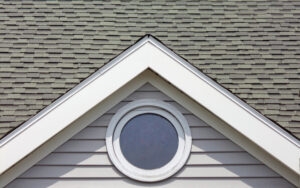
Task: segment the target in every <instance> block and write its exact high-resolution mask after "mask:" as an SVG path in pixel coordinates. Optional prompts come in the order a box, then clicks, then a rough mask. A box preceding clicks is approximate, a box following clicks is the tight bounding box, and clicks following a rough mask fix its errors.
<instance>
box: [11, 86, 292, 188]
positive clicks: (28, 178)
mask: <svg viewBox="0 0 300 188" xmlns="http://www.w3.org/2000/svg"><path fill="white" fill-rule="evenodd" d="M144 98H152V99H153V98H154V99H160V100H164V101H165V102H168V103H170V104H171V105H173V106H175V107H176V108H178V109H179V110H180V111H181V112H182V113H183V114H184V116H185V118H186V119H187V121H188V123H189V125H190V128H191V133H192V139H193V141H192V151H191V155H190V157H189V159H188V161H187V163H186V165H185V166H184V167H183V168H182V169H181V170H180V171H179V172H178V173H177V174H175V175H174V176H173V177H171V178H169V179H167V180H165V181H161V182H158V183H142V182H137V181H134V180H130V179H128V178H127V177H125V176H124V175H123V174H121V173H120V172H119V171H118V170H117V169H116V168H115V167H114V166H113V165H112V163H111V161H110V160H109V158H108V154H107V151H106V147H105V134H106V129H107V126H108V123H109V121H110V119H111V118H112V116H113V115H114V114H115V113H116V111H117V110H118V109H119V108H120V107H122V106H123V105H125V104H127V103H129V102H131V101H134V100H137V99H144ZM51 186H52V187H96V186H103V187H141V186H144V187H155V186H157V187H183V186H187V187H202V186H203V187H264V188H265V187H280V188H282V187H294V186H293V185H292V184H290V183H289V182H288V181H286V180H285V179H284V178H282V177H281V176H280V175H278V174H277V173H275V172H274V171H273V170H271V169H270V168H268V167H267V166H265V165H264V164H262V163H261V162H260V161H258V160H256V159H255V158H254V157H252V156H251V155H250V154H249V153H247V152H246V151H245V150H243V149H242V148H241V147H239V146H238V145H236V144H235V143H233V142H232V141H230V140H229V139H227V138H226V137H224V136H223V135H222V134H220V133H219V132H217V131H216V130H214V129H213V128H212V127H211V126H209V125H208V124H206V123H205V122H203V121H202V120H201V119H199V118H197V117H196V116H194V115H193V114H192V113H190V112H189V111H187V110H186V109H184V108H183V107H181V106H180V105H179V104H177V103H176V102H175V101H174V100H172V99H171V98H169V97H168V96H166V95H164V94H163V93H162V92H160V91H158V90H157V89H156V88H154V87H152V86H151V85H149V84H147V85H145V86H143V87H142V88H140V89H139V90H137V91H135V92H134V93H133V94H131V95H130V96H129V97H127V98H126V99H124V100H123V101H122V102H120V103H119V104H118V105H116V106H115V107H113V108H112V109H111V110H109V111H108V112H107V113H105V114H104V115H103V116H101V117H99V118H98V119H97V120H95V121H94V122H93V123H91V124H90V125H89V126H87V127H86V128H85V129H83V130H82V131H81V132H79V133H78V134H77V135H75V136H73V137H72V138H71V139H69V140H68V141H67V142H66V143H64V144H63V145H61V146H60V147H59V148H57V149H56V150H55V151H53V152H52V153H51V154H49V155H48V156H47V157H45V158H44V159H42V160H41V161H40V162H38V163H37V164H36V165H34V166H33V167H31V168H30V169H29V170H27V171H26V172H25V173H23V174H22V175H21V176H20V177H18V178H17V179H15V180H14V181H13V182H11V183H10V184H9V185H8V186H7V187H8V188H16V187H22V188H26V187H30V188H33V187H51Z"/></svg>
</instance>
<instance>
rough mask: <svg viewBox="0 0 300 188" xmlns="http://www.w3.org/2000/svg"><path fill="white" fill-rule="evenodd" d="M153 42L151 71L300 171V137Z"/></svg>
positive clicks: (293, 168) (284, 162) (290, 166)
mask: <svg viewBox="0 0 300 188" xmlns="http://www.w3.org/2000/svg"><path fill="white" fill-rule="evenodd" d="M152 44H153V47H152V48H153V49H152V50H151V54H152V56H153V57H155V59H154V58H152V60H153V61H151V62H150V63H151V64H149V67H150V68H151V69H152V70H154V71H155V72H156V73H157V74H158V75H160V76H161V77H162V78H164V79H165V80H167V81H169V82H170V83H172V84H173V85H174V86H175V87H177V88H178V89H179V90H181V91H183V92H184V93H185V94H186V95H187V96H189V97H191V98H192V99H194V100H195V101H196V102H198V103H199V104H201V105H202V106H204V107H205V108H207V109H208V110H209V111H211V112H212V113H213V114H215V115H216V116H218V117H219V118H220V119H222V120H223V121H225V122H226V123H227V124H229V125H230V126H232V127H233V128H234V129H235V130H237V131H238V132H240V133H241V134H242V135H244V136H245V137H247V138H248V139H250V140H251V141H252V142H254V143H255V144H257V145H258V146H259V147H261V148H262V149H264V150H265V151H266V152H268V153H269V154H271V155H272V156H273V157H275V158H276V159H278V160H279V161H281V162H282V163H283V164H285V165H286V166H287V167H288V168H290V169H292V170H293V171H294V172H296V173H298V174H300V171H299V158H300V147H299V145H300V144H299V141H298V140H296V139H294V138H293V137H291V136H288V135H287V134H286V133H285V131H284V130H282V129H280V128H279V127H278V126H277V125H275V124H274V125H271V124H270V122H268V121H267V120H264V119H263V117H259V116H257V114H255V113H254V112H252V111H253V109H251V107H250V106H245V104H243V103H241V101H240V100H233V99H234V98H233V97H232V96H230V95H229V94H227V93H226V92H225V90H224V89H223V90H221V89H219V88H217V87H214V85H213V84H208V83H207V82H208V78H203V75H199V74H197V73H196V74H195V72H194V71H195V70H192V68H190V67H187V66H186V63H184V62H183V61H182V59H179V57H176V56H174V54H172V52H170V53H168V52H169V50H168V49H164V50H162V49H163V48H164V47H163V48H160V47H161V46H162V45H161V44H160V43H158V42H157V41H155V42H153V43H152ZM175 62H177V63H175ZM198 72H199V71H198ZM210 82H212V81H210ZM187 83H188V84H187ZM219 87H220V86H219ZM236 98H237V97H236ZM261 116H262V115H261Z"/></svg>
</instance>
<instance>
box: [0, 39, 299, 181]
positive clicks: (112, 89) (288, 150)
mask: <svg viewBox="0 0 300 188" xmlns="http://www.w3.org/2000/svg"><path fill="white" fill-rule="evenodd" d="M149 70H152V71H153V72H154V73H155V74H157V75H159V76H158V77H160V78H163V79H165V80H166V81H167V82H170V83H171V84H172V85H174V86H175V87H176V88H178V89H179V90H180V91H181V92H183V93H184V94H186V95H187V96H188V97H189V98H190V99H189V100H190V101H192V102H189V103H188V104H186V106H185V107H188V109H189V110H190V111H192V112H193V113H195V114H196V115H197V116H198V117H201V116H203V114H202V113H200V112H199V109H200V108H201V109H202V108H203V107H204V109H207V110H209V111H210V112H212V113H213V114H214V115H216V116H217V117H219V118H220V121H218V122H214V123H213V122H211V123H212V124H211V125H212V126H214V128H215V129H217V130H218V131H220V132H222V133H223V134H224V135H226V137H229V138H230V139H232V140H234V141H236V142H238V143H239V144H240V145H241V146H242V147H243V148H245V149H246V150H247V151H249V152H250V153H251V154H253V155H254V156H256V157H258V158H259V159H260V160H262V161H263V162H264V163H266V164H267V165H269V166H270V167H272V169H274V170H275V171H276V172H278V173H280V174H281V175H283V176H284V177H285V178H287V179H288V180H289V181H291V182H293V183H294V184H295V185H298V184H299V174H300V173H299V158H300V149H299V145H300V144H299V141H298V140H296V139H295V138H293V137H292V136H291V135H289V134H288V133H286V132H285V131H283V130H282V129H281V128H280V127H278V126H277V125H275V124H274V123H272V122H270V121H269V120H268V119H266V118H265V117H263V116H262V115H260V114H258V113H257V112H256V111H255V110H253V109H252V108H251V107H249V106H248V105H247V104H245V103H243V102H242V101H241V100H239V99H238V98H237V97H235V96H234V95H232V94H231V93H229V92H228V91H226V90H224V89H223V88H222V87H220V86H219V85H218V84H217V83H215V82H213V81H212V80H210V79H209V78H207V77H206V76H205V75H203V74H202V73H201V72H199V71H198V70H197V69H196V68H194V67H192V66H191V65H190V64H189V63H187V62H186V61H184V60H183V59H181V58H180V57H178V56H177V55H176V54H174V53H173V52H172V51H170V50H169V49H167V48H166V47H165V46H163V45H162V44H161V43H159V42H158V41H157V40H155V39H154V38H152V37H149V36H147V37H145V38H143V39H142V40H140V41H139V42H138V43H137V44H135V45H134V46H132V47H131V48H129V49H128V50H126V51H125V52H124V53H123V54H121V55H120V56H118V57H117V58H116V59H114V60H112V61H111V62H110V63H108V64H107V65H106V66H104V67H102V68H101V69H100V70H99V71H98V72H96V73H95V74H93V75H92V76H91V77H89V78H88V79H86V80H85V81H84V82H83V83H81V84H79V85H78V86H76V87H75V88H74V89H73V90H71V91H70V92H68V93H67V94H65V95H64V96H63V97H62V98H60V99H59V100H57V101H56V102H55V103H53V104H52V105H50V106H49V107H48V108H46V109H45V110H43V111H42V112H40V113H39V114H37V115H36V116H35V117H34V118H33V119H31V120H29V121H28V122H26V123H25V124H24V125H22V126H21V127H20V128H18V129H17V130H15V131H14V132H12V133H11V134H10V135H8V136H6V137H5V138H4V139H2V140H1V143H0V156H1V160H2V159H3V161H5V163H0V173H1V176H0V180H1V181H0V182H1V183H2V184H6V183H8V182H9V181H11V180H12V179H13V178H15V177H16V176H17V175H20V173H21V172H24V171H25V170H26V169H28V168H29V167H30V164H31V165H33V164H34V162H37V161H38V160H40V159H41V158H42V157H44V156H46V155H47V154H48V153H49V152H51V151H52V150H53V149H54V148H55V147H57V146H58V145H59V144H61V143H63V142H64V141H66V140H64V139H68V138H63V137H62V136H61V135H62V134H61V133H62V132H63V131H69V134H68V136H70V137H71V136H72V135H73V134H75V133H76V132H77V131H79V130H81V129H82V128H84V126H86V125H87V124H85V125H83V124H82V123H81V124H80V125H78V124H79V122H80V121H83V120H82V119H83V116H89V113H88V112H89V111H91V110H93V109H94V108H97V106H98V107H99V106H100V107H99V108H101V110H100V111H101V113H104V112H106V110H108V109H107V108H109V107H110V106H112V105H113V104H115V102H116V101H117V100H114V98H117V99H121V96H118V93H116V91H119V90H122V89H123V90H122V94H123V97H124V96H126V94H129V93H128V92H130V91H133V90H135V89H137V88H138V87H139V86H141V85H142V84H144V83H145V82H147V81H152V82H155V79H154V78H153V77H157V76H155V75H154V74H153V73H152V74H151V75H149V74H146V73H147V71H149ZM144 73H145V74H146V75H145V74H144ZM139 77H141V78H139ZM131 81H132V82H131ZM128 85H129V86H128ZM154 85H155V84H154ZM125 86H126V87H129V88H131V90H130V89H129V90H128V89H124V87H125ZM155 86H156V87H157V85H155ZM159 89H160V90H162V91H164V88H163V87H162V88H159ZM169 95H170V96H171V95H172V92H170V94H169ZM172 98H174V97H172ZM180 100H182V99H181V97H178V98H177V99H176V101H180ZM183 103H184V102H183ZM74 109H76V110H75V111H74ZM207 110H206V111H207ZM101 113H99V114H100V115H101ZM90 116H92V115H90ZM85 123H88V122H85ZM89 123H90V122H89ZM75 125H76V126H75ZM56 137H60V139H56V140H55V141H53V138H56ZM70 137H69V138H70ZM24 143H26V144H25V145H24ZM20 146H22V147H20ZM46 146H47V147H46ZM50 146H51V147H50ZM37 149H39V150H40V149H42V150H43V152H40V155H39V156H35V157H34V158H32V159H29V158H30V157H26V158H24V157H25V156H31V154H32V153H33V152H35V151H37ZM24 164H26V165H24ZM12 166H13V168H12ZM3 182H5V183H3Z"/></svg>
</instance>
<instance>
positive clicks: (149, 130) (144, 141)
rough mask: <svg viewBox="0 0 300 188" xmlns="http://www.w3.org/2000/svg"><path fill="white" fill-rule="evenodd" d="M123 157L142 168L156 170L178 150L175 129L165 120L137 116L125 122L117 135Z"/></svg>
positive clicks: (152, 116)
mask: <svg viewBox="0 0 300 188" xmlns="http://www.w3.org/2000/svg"><path fill="white" fill-rule="evenodd" d="M120 147H121V151H122V153H123V155H124V157H125V158H126V159H127V160H128V161H129V162H130V163H131V164H132V165H134V166H136V167H138V168H142V169H156V168H160V167H162V166H164V165H165V164H167V163H168V162H169V161H170V160H171V159H172V158H173V156H174V155H175V153H176V151H177V148H178V135H177V132H176V129H175V128H174V126H173V125H172V124H171V122H170V121H168V120H167V119H166V118H164V117H162V116H159V115H156V114H151V113H147V114H141V115H138V116H135V117H134V118H132V119H131V120H129V121H128V122H127V123H126V125H125V126H124V128H123V129H122V132H121V135H120Z"/></svg>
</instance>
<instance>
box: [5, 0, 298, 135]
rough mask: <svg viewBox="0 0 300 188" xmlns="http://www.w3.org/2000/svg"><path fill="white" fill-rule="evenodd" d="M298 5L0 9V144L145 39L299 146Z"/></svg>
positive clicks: (19, 4) (30, 5) (22, 5)
mask: <svg viewBox="0 0 300 188" xmlns="http://www.w3.org/2000/svg"><path fill="white" fill-rule="evenodd" d="M299 7H300V4H299V1H297V0H291V1H284V2H283V1H243V0H242V1H200V2H198V1H194V0H189V1H176V2H171V1H155V2H151V1H128V2H127V1H126V2H124V1H113V2H109V1H106V2H102V1H87V2H83V1H75V2H57V1H46V2H45V1H26V2H23V1H1V2H0V21H1V23H0V105H1V108H0V137H2V136H3V135H5V134H6V133H7V132H9V131H11V130H12V129H13V128H15V127H17V126H18V125H20V124H21V123H22V122H24V121H26V120H28V119H29V118H30V117H32V116H33V115H35V114H36V113H37V112H38V111H39V110H41V109H43V108H44V107H46V106H47V105H49V104H50V103H51V102H53V101H54V100H55V99H56V98H58V97H59V96H61V95H62V94H64V93H65V92H66V91H68V90H69V89H70V88H72V87H74V86H75V85H76V84H78V83H79V82H80V81H81V80H82V79H84V78H86V77H88V76H89V75H90V74H91V73H93V72H94V71H96V70H97V69H98V68H100V67H101V66H102V65H104V64H105V63H107V62H109V60H110V59H112V58H113V57H115V56H116V55H118V54H120V53H121V52H122V51H123V50H124V49H126V48H127V47H128V46H130V45H132V44H133V43H134V42H135V41H136V40H138V39H139V38H140V37H142V36H143V35H145V34H149V33H150V34H152V35H154V36H155V37H157V38H158V39H159V40H161V41H162V42H163V43H165V45H166V46H168V47H169V48H171V49H172V50H174V51H175V52H176V53H177V54H179V55H181V56H182V57H183V58H185V59H187V60H188V61H189V62H190V63H192V64H194V65H195V66H196V67H198V68H199V69H200V70H201V71H203V72H204V73H205V74H207V75H208V76H210V77H211V78H213V79H215V80H216V81H217V82H219V83H220V84H221V85H223V86H224V87H225V88H227V89H228V90H230V91H232V92H233V93H234V94H236V95H237V96H238V97H240V98H242V99H243V100H245V101H246V102H247V103H248V104H250V105H251V106H252V107H254V108H255V109H257V110H258V111H260V112H261V113H262V114H264V115H265V116H267V117H268V118H270V119H272V120H274V121H276V122H277V123H278V124H279V125H281V126H282V127H284V128H285V129H287V130H288V131H290V132H291V133H292V134H294V135H295V136H296V137H297V138H300V134H299V133H300V119H299V117H300V94H299V93H300V91H299V88H300V63H299V62H300V48H299V46H300V21H299V20H300V8H299Z"/></svg>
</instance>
